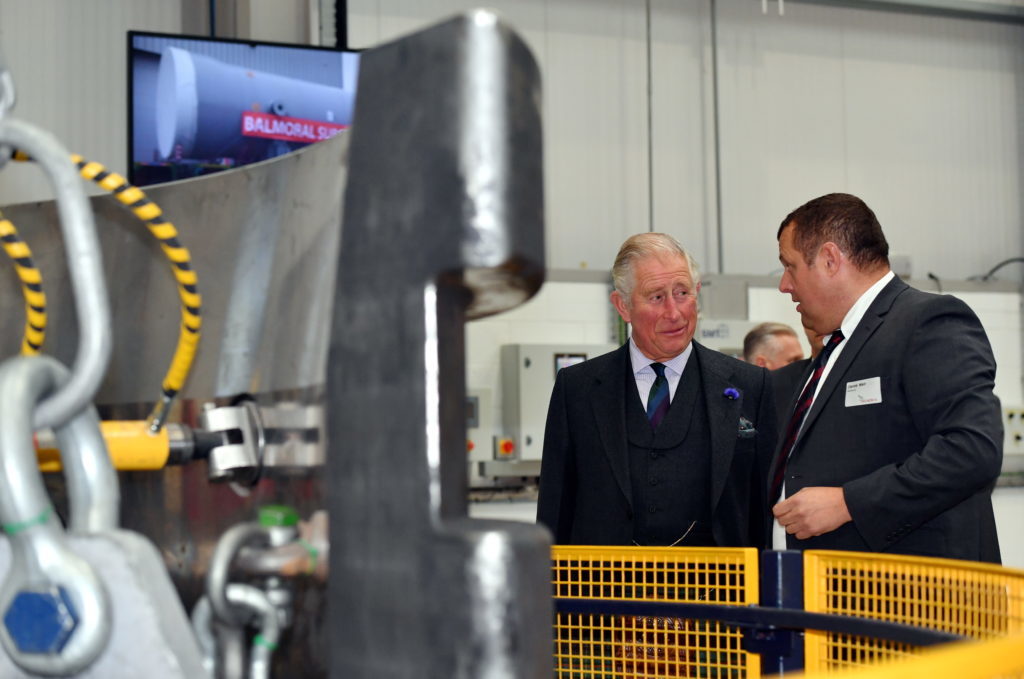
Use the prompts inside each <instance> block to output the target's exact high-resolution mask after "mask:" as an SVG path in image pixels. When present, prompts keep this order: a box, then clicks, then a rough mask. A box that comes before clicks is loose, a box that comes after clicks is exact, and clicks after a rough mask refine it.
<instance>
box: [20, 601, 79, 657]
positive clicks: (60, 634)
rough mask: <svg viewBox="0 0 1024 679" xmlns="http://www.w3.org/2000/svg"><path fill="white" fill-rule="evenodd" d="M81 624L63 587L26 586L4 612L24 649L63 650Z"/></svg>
mask: <svg viewBox="0 0 1024 679" xmlns="http://www.w3.org/2000/svg"><path fill="white" fill-rule="evenodd" d="M77 626H78V614H77V613H76V611H75V607H74V604H72V602H71V598H70V597H69V596H68V593H67V590H65V589H64V588H63V587H58V586H53V585H51V586H50V587H45V588H40V589H25V590H21V591H20V592H18V593H17V594H15V595H14V598H13V599H12V600H11V605H10V606H8V607H7V611H6V612H5V613H4V627H6V628H7V633H8V634H9V635H10V636H11V639H12V640H13V641H14V644H15V646H17V647H18V650H19V651H21V652H22V653H38V654H49V655H54V654H57V653H60V652H61V651H62V650H63V649H64V646H65V645H66V644H67V643H68V641H69V640H70V639H71V635H72V634H74V633H75V628H76V627H77Z"/></svg>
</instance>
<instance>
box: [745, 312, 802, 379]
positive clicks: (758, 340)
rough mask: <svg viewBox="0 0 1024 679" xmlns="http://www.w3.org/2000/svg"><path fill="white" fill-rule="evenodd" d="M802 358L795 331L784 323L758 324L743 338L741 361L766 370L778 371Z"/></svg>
mask: <svg viewBox="0 0 1024 679" xmlns="http://www.w3.org/2000/svg"><path fill="white" fill-rule="evenodd" d="M803 357H804V349H803V347H801V346H800V339H799V338H798V337H797V336H796V331H795V330H793V328H791V327H789V326H788V325H786V324H785V323H771V322H768V323H760V324H758V325H755V326H754V327H753V328H751V329H750V332H748V333H747V334H746V336H745V337H744V338H743V360H744V361H746V362H747V363H752V364H754V365H758V366H761V367H762V368H765V369H766V370H778V369H779V368H781V367H783V366H786V365H789V364H790V363H793V362H795V361H799V360H800V359H802V358H803Z"/></svg>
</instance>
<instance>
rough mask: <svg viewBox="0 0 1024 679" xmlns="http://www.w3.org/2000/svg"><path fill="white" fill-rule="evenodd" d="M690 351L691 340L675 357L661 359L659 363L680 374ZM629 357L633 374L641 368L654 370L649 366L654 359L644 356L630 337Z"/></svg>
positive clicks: (691, 348)
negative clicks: (665, 359)
mask: <svg viewBox="0 0 1024 679" xmlns="http://www.w3.org/2000/svg"><path fill="white" fill-rule="evenodd" d="M692 353H693V342H692V341H691V342H690V343H689V344H687V345H686V348H685V349H683V353H681V354H679V355H678V356H676V357H675V358H670V359H669V360H667V361H661V363H663V364H664V365H665V367H666V368H667V369H668V370H670V371H672V372H674V373H675V374H676V375H682V374H683V368H685V367H686V361H688V360H689V358H690V354H692ZM629 359H630V361H631V363H632V366H633V374H634V375H636V374H638V373H640V372H641V371H643V370H647V371H649V372H653V371H654V370H653V368H650V367H649V366H650V365H651V363H654V361H652V360H651V359H649V358H647V357H646V356H644V353H643V352H642V351H640V349H639V348H637V346H636V343H635V342H634V341H633V338H632V337H630V338H629Z"/></svg>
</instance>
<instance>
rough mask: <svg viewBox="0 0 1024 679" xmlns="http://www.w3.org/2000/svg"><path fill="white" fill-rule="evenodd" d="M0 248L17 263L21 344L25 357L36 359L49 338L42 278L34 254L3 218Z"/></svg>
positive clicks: (12, 226)
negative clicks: (22, 322)
mask: <svg viewBox="0 0 1024 679" xmlns="http://www.w3.org/2000/svg"><path fill="white" fill-rule="evenodd" d="M0 245H3V247H4V251H5V252H6V253H7V256H8V257H10V258H11V260H12V261H13V262H14V268H15V269H16V270H17V272H18V278H20V279H21V292H22V295H24V297H25V335H24V338H23V339H22V340H21V353H22V355H23V356H35V355H36V354H38V353H39V349H40V347H42V346H43V340H44V339H45V337H46V293H44V292H43V276H42V274H40V273H39V269H37V268H36V265H35V263H34V262H33V261H32V251H31V250H29V247H28V244H27V243H25V241H23V240H22V239H21V237H20V236H18V230H17V229H15V228H14V224H11V222H10V220H8V219H6V218H5V217H4V216H3V215H2V214H0Z"/></svg>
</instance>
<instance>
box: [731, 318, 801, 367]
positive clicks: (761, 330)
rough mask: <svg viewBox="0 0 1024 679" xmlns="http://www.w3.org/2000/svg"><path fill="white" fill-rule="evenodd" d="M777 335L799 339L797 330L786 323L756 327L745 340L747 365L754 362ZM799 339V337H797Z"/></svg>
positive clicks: (763, 324) (744, 349) (744, 355)
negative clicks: (755, 357) (762, 349)
mask: <svg viewBox="0 0 1024 679" xmlns="http://www.w3.org/2000/svg"><path fill="white" fill-rule="evenodd" d="M776 335H792V336H793V337H797V334H796V330H793V328H791V327H789V326H788V325H786V324H785V323H772V322H768V323H761V324H760V325H755V326H754V327H753V328H751V329H750V332H748V333H747V335H746V337H744V338H743V360H744V361H746V362H747V363H751V362H753V359H754V356H756V355H757V353H758V352H759V351H761V348H762V347H763V346H764V345H765V344H767V343H768V342H769V341H771V339H772V338H774V337H775V336H776ZM797 339H799V337H797Z"/></svg>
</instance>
